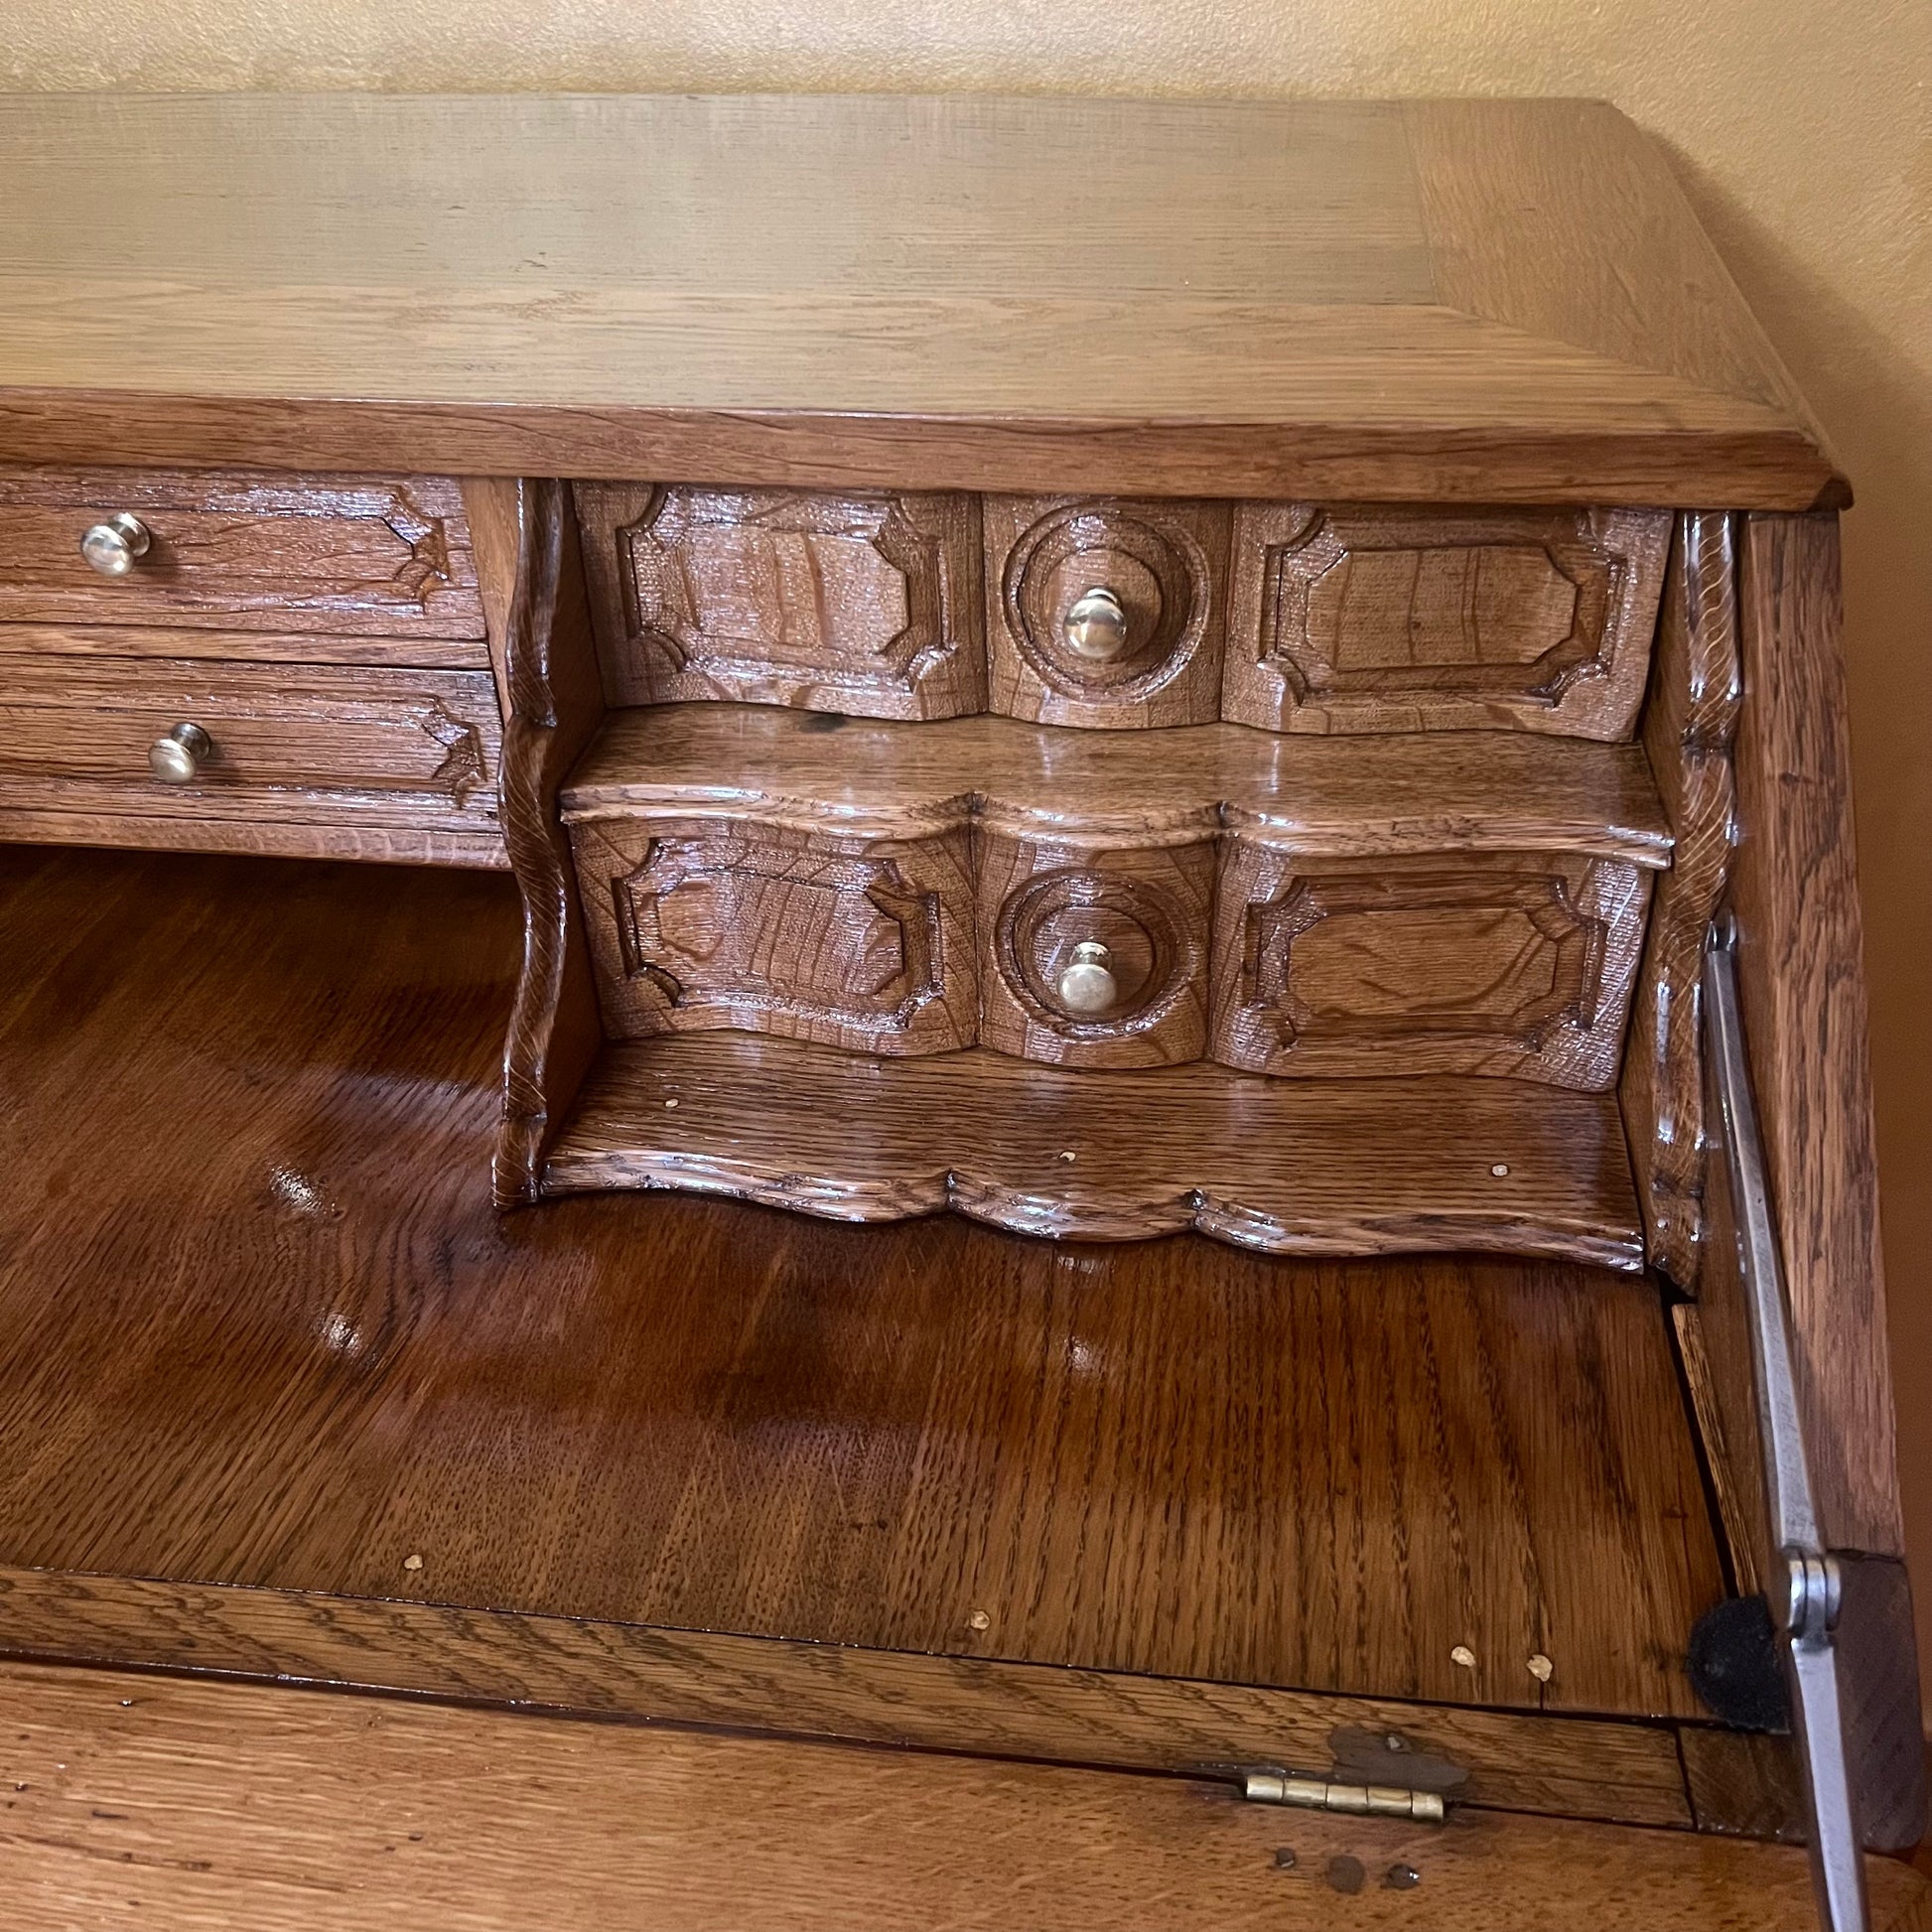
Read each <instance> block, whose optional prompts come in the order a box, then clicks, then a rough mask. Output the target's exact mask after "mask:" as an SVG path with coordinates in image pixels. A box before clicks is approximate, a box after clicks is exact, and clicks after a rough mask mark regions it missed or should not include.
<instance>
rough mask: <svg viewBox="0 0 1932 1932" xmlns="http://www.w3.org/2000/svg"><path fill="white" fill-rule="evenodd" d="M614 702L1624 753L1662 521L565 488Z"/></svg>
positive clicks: (1570, 513) (1652, 614)
mask: <svg viewBox="0 0 1932 1932" xmlns="http://www.w3.org/2000/svg"><path fill="white" fill-rule="evenodd" d="M577 501H578V507H579V512H580V515H581V516H582V519H583V522H584V526H585V534H586V561H587V565H588V570H589V575H590V580H591V585H592V591H593V598H594V604H595V609H596V616H597V628H598V646H599V651H600V654H601V656H602V659H603V664H604V678H605V686H606V690H607V692H608V695H609V696H610V698H611V700H612V702H613V703H615V704H652V703H658V702H662V701H665V700H671V699H686V698H735V699H744V700H751V701H754V702H758V703H766V704H783V705H793V706H799V707H803V708H806V709H812V710H820V711H839V712H847V713H851V714H853V715H855V716H859V717H872V718H948V717H956V716H959V715H961V714H964V713H973V712H981V711H993V712H998V713H1002V714H1004V715H1006V716H1008V717H1015V718H1024V719H1028V720H1031V721H1034V722H1037V723H1042V724H1055V725H1084V726H1098V727H1102V728H1109V729H1117V730H1118V729H1133V728H1136V727H1142V726H1151V725H1194V724H1209V723H1213V722H1214V721H1216V720H1217V719H1228V720H1232V721H1236V722H1239V723H1242V724H1250V725H1260V726H1264V727H1266V728H1268V729H1270V730H1273V731H1284V732H1312V733H1349V732H1413V731H1467V730H1496V729H1499V728H1500V729H1516V730H1528V731H1541V732H1552V733H1558V734H1562V735H1565V736H1570V737H1578V738H1595V739H1617V738H1625V737H1628V736H1629V734H1630V731H1631V729H1632V726H1633V723H1634V721H1635V718H1636V714H1637V709H1638V707H1639V705H1640V704H1641V702H1642V698H1643V689H1644V681H1645V676H1646V671H1647V667H1648V664H1649V656H1650V638H1651V632H1652V629H1653V627H1654V624H1655V621H1656V613H1657V600H1658V595H1659V592H1660V590H1661V587H1662V581H1663V567H1664V554H1665V547H1666V544H1667V542H1668V540H1669V534H1670V515H1669V513H1668V512H1667V511H1663V510H1631V509H1597V510H1592V509H1586V510H1574V509H1559V510H1508V509H1496V510H1486V509H1476V510H1469V509H1455V508H1421V509H1417V508H1409V507H1389V506H1376V505H1323V504H1315V503H1266V502H1246V503H1224V502H1205V501H1184V500H1165V499H1162V500H1155V499H1127V498H1116V497H1077V496H987V497H985V498H983V499H982V498H978V497H973V496H968V495H962V494H944V493H932V492H927V493H911V494H869V493H851V494H829V493H819V492H812V491H801V490H728V489H699V488H685V487H678V486H666V487H648V486H644V485H638V484H628V483H580V484H578V485H577Z"/></svg>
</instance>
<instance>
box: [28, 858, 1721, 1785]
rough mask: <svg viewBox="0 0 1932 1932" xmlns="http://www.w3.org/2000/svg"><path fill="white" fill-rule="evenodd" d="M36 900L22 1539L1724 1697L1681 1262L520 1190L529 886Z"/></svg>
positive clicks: (99, 1566)
mask: <svg viewBox="0 0 1932 1932" xmlns="http://www.w3.org/2000/svg"><path fill="white" fill-rule="evenodd" d="M0 882H4V884H3V885H0V937H3V938H4V943H5V946H6V951H7V957H8V961H9V972H8V974H7V975H6V976H5V978H4V980H0V1085H4V1090H5V1091H6V1093H7V1094H8V1096H9V1108H8V1110H7V1112H6V1114H5V1116H4V1118H0V1156H3V1157H4V1160H5V1164H6V1172H7V1173H8V1175H9V1182H8V1185H7V1187H6V1188H5V1189H0V1564H4V1565H6V1566H8V1567H10V1568H14V1569H20V1568H41V1569H54V1570H69V1571H91V1572H112V1573H115V1574H120V1575H130V1576H142V1577H148V1578H153V1579H163V1580H167V1579H172V1580H181V1581H200V1582H209V1583H231V1584H239V1585H255V1586H262V1587H273V1588H280V1589H296V1590H301V1589H316V1590H323V1591H327V1592H330V1593H332V1594H336V1595H348V1596H364V1597H395V1598H402V1599H407V1600H411V1601H415V1602H418V1603H423V1602H440V1603H444V1604H449V1605H458V1606H471V1607H477V1608H499V1609H517V1610H526V1611H530V1612H534V1613H542V1614H548V1615H555V1616H564V1617H589V1618H595V1619H600V1620H608V1621H621V1622H633V1623H648V1624H658V1625H666V1624H676V1625H682V1626H685V1627H688V1628H703V1629H708V1630H713V1631H720V1632H737V1633H739V1634H744V1635H754V1636H755V1635H775V1636H787V1637H811V1638H817V1639H819V1640H821V1641H824V1642H832V1643H838V1642H849V1643H856V1644H862V1645H865V1646H868V1647H872V1648H880V1649H895V1650H907V1651H930V1652H939V1653H952V1654H956V1655H963V1656H969V1657H981V1658H1004V1659H1008V1660H1011V1661H1015V1662H1021V1663H1035V1664H1042V1665H1068V1666H1073V1667H1078V1668H1083V1669H1097V1670H1108V1671H1126V1672H1135V1673H1148V1674H1152V1675H1155V1676H1159V1677H1167V1678H1192V1679H1202V1680H1207V1681H1212V1682H1220V1683H1230V1684H1249V1685H1276V1686H1301V1687H1304V1688H1308V1689H1313V1690H1321V1691H1328V1692H1340V1693H1348V1692H1353V1693H1360V1694H1365V1695H1374V1696H1379V1697H1412V1698H1428V1699H1432V1700H1435V1701H1438V1702H1443V1703H1453V1704H1464V1705H1479V1706H1490V1707H1495V1706H1510V1707H1516V1708H1520V1709H1527V1710H1536V1709H1543V1710H1547V1711H1551V1712H1561V1713H1573V1714H1584V1713H1591V1714H1623V1715H1630V1716H1659V1715H1661V1716H1691V1715H1694V1713H1693V1711H1692V1708H1691V1702H1690V1693H1689V1690H1688V1686H1687V1685H1686V1683H1685V1680H1684V1679H1683V1677H1682V1675H1681V1671H1680V1668H1679V1665H1678V1663H1677V1661H1676V1660H1677V1657H1678V1655H1679V1654H1680V1652H1681V1647H1682V1644H1683V1641H1684V1638H1685V1636H1686V1634H1687V1632H1688V1631H1689V1628H1690V1626H1691V1623H1692V1621H1693V1620H1694V1618H1695V1617H1696V1616H1697V1615H1698V1614H1700V1613H1701V1612H1702V1611H1703V1610H1704V1609H1705V1608H1706V1607H1707V1606H1708V1605H1709V1604H1710V1602H1712V1601H1713V1600H1715V1598H1716V1597H1717V1595H1718V1594H1719V1593H1720V1591H1721V1589H1722V1581H1721V1577H1720V1573H1719V1566H1718V1559H1717V1553H1716V1547H1715V1544H1714V1541H1713V1537H1712V1531H1711V1527H1710V1524H1709V1522H1708V1520H1707V1517H1706V1514H1705V1509H1704V1503H1703V1499H1702V1495H1701V1491H1700V1486H1699V1479H1698V1474H1697V1469H1696V1464H1695V1459H1694V1457H1693V1454H1692V1449H1691V1442H1690V1436H1689V1429H1688V1425H1687V1423H1686V1420H1685V1417H1684V1414H1683V1410H1682V1406H1681V1402H1680V1398H1679V1395H1678V1392H1677V1386H1676V1378H1675V1372H1674V1370H1673V1368H1672V1365H1671V1362H1670V1357H1669V1348H1668V1341H1667V1336H1666V1333H1665V1330H1664V1327H1663V1323H1662V1321H1661V1318H1660V1314H1659V1311H1658V1307H1657V1302H1656V1297H1655V1294H1654V1292H1653V1291H1652V1289H1651V1288H1650V1287H1649V1285H1648V1284H1646V1283H1644V1282H1642V1281H1641V1280H1634V1281H1626V1280H1624V1279H1622V1278H1619V1277H1617V1276H1614V1275H1608V1274H1603V1273H1597V1272H1579V1271H1577V1270H1575V1269H1572V1268H1569V1267H1565V1266H1559V1265H1543V1266H1532V1265H1526V1264H1522V1263H1482V1262H1475V1261H1469V1260H1459V1259H1447V1258H1444V1259H1435V1260H1431V1261H1428V1262H1426V1263H1399V1262H1393V1261H1386V1260H1385V1261H1379V1262H1378V1261H1363V1262H1356V1263H1349V1264H1331V1263H1317V1262H1284V1261H1269V1260H1267V1259H1265V1258H1262V1257H1257V1256H1252V1255H1247V1254H1243V1253H1240V1252H1238V1251H1237V1250H1235V1249H1232V1248H1228V1247H1224V1246H1218V1245H1215V1244H1209V1243H1204V1242H1200V1241H1196V1240H1191V1239H1188V1240H1178V1241H1168V1242H1157V1243H1136V1244H1132V1245H1128V1246H1121V1247H1114V1248H1093V1247H1087V1248H1079V1247H1067V1246H1064V1245H1052V1244H1047V1243H1043V1242H1040V1243H1034V1242H1015V1241H1012V1240H1010V1239H1007V1238H1004V1237H1001V1236H999V1235H997V1234H994V1233H992V1232H990V1231H988V1230H984V1229H979V1228H975V1227H972V1226H970V1225H969V1224H967V1223H965V1222H964V1221H962V1220H959V1219H957V1218H954V1219H948V1220H942V1221H927V1222H920V1223H915V1224H911V1225H907V1226H902V1227H898V1228H889V1229H856V1228H840V1227H835V1226H830V1225H827V1224H825V1223H822V1222H814V1221H810V1220H806V1219H804V1218H802V1217H799V1216H795V1215H780V1214H770V1213H764V1212H761V1211H759V1210H756V1209H751V1208H747V1207H743V1206H739V1205H735V1204H732V1203H726V1202H706V1201H698V1200H689V1199H674V1198H670V1197H663V1198H659V1199H654V1200H646V1201H640V1200H638V1199H636V1198H635V1197H631V1198H627V1199H620V1198H602V1199H584V1200H565V1201H559V1202H555V1203H553V1204H551V1205H550V1206H548V1207H546V1208H545V1209H544V1210H543V1211H542V1212H541V1213H537V1214H527V1215H511V1216H506V1217H503V1216H497V1215H494V1214H493V1213H492V1212H491V1210H490V1209H489V1207H488V1205H487V1203H486V1200H485V1199H484V1197H483V1190H482V1188H481V1187H480V1185H479V1178H480V1174H481V1173H482V1170H483V1165H484V1162H485V1160H486V1157H487V1152H488V1147H489V1142H490V1136H491V1133H492V1131H493V1126H494V1113H495V1094H494V1080H493V1067H494V1064H495V1060H496V1055H497V1052H498V1049H499V1045H500V1040H501V1027H502V1014H503V1010H504V1008H505V1007H506V1006H507V1004H508V1001H509V996H510V991H511V988H512V985H513V982H514V979H515V974H516V957H517V934H516V899H515V895H514V893H513V892H512V891H511V889H510V887H509V885H508V882H505V881H498V880H494V879H490V878H485V877H482V876H478V875H475V874H462V873H453V872H450V873H419V874H408V875H405V874H401V873H396V872H391V871H388V870H385V869H383V868H379V867H377V868H364V869H360V870H357V871H350V870H348V869H332V868H328V867H322V866H304V867H267V866H262V865H260V864H258V863H250V862H244V861H239V860H212V859H188V858H181V857H174V856H169V857H162V858H155V857H143V858H141V859H138V860H137V859H129V858H123V857H121V856H119V855H115V854H107V853H85V852H66V853H52V852H48V853H43V852H35V851H31V850H28V849H25V848H14V849H12V850H10V851H5V852H0ZM750 1043H751V1044H753V1045H756V1046H759V1047H769V1046H771V1045H773V1044H774V1042H769V1041H756V1042H750ZM716 1044H717V1041H715V1040H696V1041H692V1040H682V1041H671V1042H658V1043H656V1044H654V1045H653V1046H652V1047H650V1048H648V1049H646V1050H648V1051H650V1052H652V1053H653V1054H655V1053H660V1052H666V1053H669V1052H677V1051H682V1050H684V1049H686V1048H689V1047H692V1046H699V1047H706V1048H709V1047H712V1046H715V1045H716ZM790 1050H791V1051H793V1052H803V1051H807V1050H810V1049H805V1048H792V1049H790ZM837 1057H839V1059H840V1063H841V1064H844V1065H855V1064H860V1063H859V1062H854V1061H850V1060H847V1059H845V1058H844V1056H837ZM919 1064H920V1062H902V1063H900V1065H899V1067H898V1068H894V1069H890V1070H901V1069H902V1068H903V1067H907V1066H917V1065H919ZM1029 1071H1030V1075H1031V1077H1032V1078H1034V1079H1040V1078H1046V1079H1055V1080H1069V1081H1071V1080H1096V1081H1097V1080H1099V1079H1101V1078H1102V1077H1103V1076H1100V1075H1076V1074H1056V1073H1045V1074H1042V1073H1041V1072H1040V1071H1039V1070H1037V1069H1030V1070H1029ZM1104 1077H1105V1078H1106V1079H1107V1081H1108V1082H1109V1084H1112V1083H1113V1082H1114V1081H1116V1080H1126V1081H1134V1080H1138V1079H1140V1078H1142V1077H1143V1076H1139V1075H1131V1074H1129V1075H1108V1076H1104ZM1245 1084H1247V1085H1248V1086H1250V1087H1253V1086H1259V1085H1260V1084H1261V1083H1259V1082H1252V1081H1250V1082H1246V1083H1245ZM1464 1084H1465V1085H1471V1086H1473V1085H1478V1084H1480V1085H1481V1086H1483V1087H1484V1088H1494V1087H1495V1086H1496V1084H1497V1083H1493V1082H1484V1083H1473V1082H1471V1083H1464ZM1387 1085H1388V1083H1385V1082H1362V1083H1358V1085H1357V1087H1356V1089H1355V1091H1357V1092H1359V1093H1373V1092H1375V1091H1378V1090H1382V1089H1384V1088H1386V1087H1387ZM1267 1090H1268V1091H1270V1092H1274V1091H1277V1090H1278V1087H1277V1086H1274V1085H1271V1086H1269V1087H1268V1089H1267ZM1295 1090H1296V1091H1298V1092H1306V1091H1308V1089H1306V1088H1304V1087H1301V1086H1299V1085H1298V1086H1297V1087H1296V1088H1295ZM186 1091H192V1092H193V1093H194V1095H195V1105H194V1107H193V1108H192V1109H190V1110H187V1111H184V1109H183V1107H182V1105H181V1099H180V1096H181V1095H182V1094H183V1093H184V1092H186ZM1545 1097H1546V1098H1549V1099H1552V1100H1556V1101H1560V1102H1561V1103H1562V1104H1563V1105H1564V1106H1565V1107H1575V1106H1579V1105H1581V1106H1584V1107H1589V1106H1593V1105H1594V1104H1595V1103H1593V1102H1588V1101H1584V1102H1578V1101H1576V1100H1575V1099H1574V1098H1573V1097H1571V1096H1563V1095H1555V1096H1545ZM1391 1104H1393V1103H1391ZM679 1111H680V1112H681V1111H682V1109H680V1110H679ZM1145 1111H1146V1110H1143V1112H1145ZM1411 1111H1412V1113H1420V1114H1422V1115H1423V1116H1424V1117H1427V1113H1428V1109H1426V1108H1412V1110H1411ZM1438 1111H1440V1110H1438ZM1514 1117H1515V1118H1517V1119H1519V1120H1520V1118H1521V1114H1520V1111H1519V1112H1518V1114H1517V1115H1516V1116H1514ZM851 1118H852V1120H853V1121H854V1122H855V1123H857V1125H855V1126H854V1127H853V1128H851V1129H848V1138H849V1139H850V1138H856V1136H857V1135H858V1134H859V1133H861V1132H863V1131H864V1126H863V1116H861V1115H857V1114H855V1115H853V1116H852V1117H851ZM1473 1135H1474V1130H1473V1129H1470V1130H1468V1133H1467V1135H1465V1142H1468V1143H1469V1144H1470V1145H1472V1146H1473V1148H1474V1151H1475V1152H1482V1151H1483V1149H1482V1147H1481V1143H1480V1140H1479V1138H1475V1139H1472V1138H1471V1137H1473ZM1607 1144H1608V1145H1613V1144H1614V1135H1613V1131H1612V1132H1611V1134H1610V1137H1609V1142H1608V1143H1607ZM1537 1146H1540V1147H1542V1148H1544V1149H1546V1150H1549V1149H1550V1148H1551V1147H1552V1142H1551V1141H1550V1139H1549V1138H1548V1137H1539V1138H1538V1140H1537ZM1531 1155H1532V1158H1535V1157H1534V1150H1531ZM1096 1158H1097V1156H1096ZM1283 1158H1284V1160H1285V1161H1289V1162H1291V1163H1292V1153H1291V1154H1289V1155H1285V1156H1284V1157H1283ZM1465 1158H1466V1149H1465ZM1542 1158H1543V1159H1545V1160H1547V1161H1548V1162H1549V1163H1550V1165H1551V1166H1552V1167H1553V1168H1554V1169H1557V1170H1559V1171H1560V1172H1562V1173H1573V1172H1574V1171H1575V1169H1574V1164H1573V1163H1572V1162H1570V1161H1568V1160H1565V1159H1564V1158H1563V1157H1562V1156H1561V1155H1560V1154H1557V1153H1552V1152H1546V1153H1545V1154H1544V1156H1543V1157H1542ZM1618 1158H1619V1159H1620V1155H1619V1156H1618ZM1086 1159H1087V1157H1086V1155H1085V1154H1083V1155H1082V1160H1083V1162H1085V1161H1086ZM1384 1166H1385V1167H1386V1166H1387V1163H1386V1162H1385V1163H1384ZM1526 1173H1528V1174H1529V1176H1530V1178H1531V1179H1532V1180H1534V1178H1535V1170H1534V1169H1533V1168H1532V1169H1529V1170H1526ZM1482 1176H1483V1177H1482V1178H1481V1180H1480V1182H1479V1183H1472V1187H1471V1191H1472V1192H1473V1189H1474V1185H1476V1184H1480V1185H1482V1186H1487V1187H1490V1188H1493V1189H1495V1190H1496V1191H1497V1192H1499V1193H1506V1192H1507V1191H1508V1188H1509V1184H1510V1183H1508V1182H1503V1181H1493V1180H1489V1179H1488V1178H1487V1170H1486V1168H1484V1169H1483V1170H1482ZM1623 1225H1624V1228H1625V1240H1626V1242H1628V1243H1629V1244H1630V1245H1631V1246H1632V1247H1634V1238H1635V1225H1636V1224H1635V1220H1634V1217H1633V1215H1632V1214H1631V1213H1630V1210H1629V1208H1628V1205H1627V1203H1626V1208H1625V1219H1624V1223H1623ZM411 1555H421V1556H422V1557H423V1559H424V1562H423V1567H422V1568H421V1569H420V1570H415V1571H411V1570H408V1569H406V1568H405V1567H404V1560H405V1559H406V1558H407V1557H409V1556H411ZM975 1611H984V1612H985V1613H986V1617H987V1622H986V1626H985V1628H984V1629H980V1628H978V1627H976V1626H975V1624H974V1622H973V1613H974V1612H975ZM1458 1644H1464V1645H1467V1646H1468V1647H1469V1649H1470V1651H1471V1652H1472V1653H1473V1655H1474V1656H1475V1658H1476V1660H1477V1663H1476V1668H1475V1669H1474V1670H1464V1669H1462V1668H1460V1667H1458V1666H1457V1665H1456V1664H1455V1663H1454V1662H1453V1661H1452V1660H1451V1657H1450V1652H1451V1651H1452V1650H1453V1648H1454V1647H1455V1646H1456V1645H1458ZM1539 1652H1540V1653H1541V1654H1543V1655H1546V1656H1548V1657H1550V1658H1552V1659H1553V1660H1554V1663H1555V1674H1554V1676H1553V1677H1552V1679H1551V1681H1550V1682H1549V1683H1548V1684H1547V1685H1546V1684H1539V1683H1538V1682H1537V1680H1536V1679H1535V1678H1534V1677H1532V1676H1531V1675H1530V1673H1529V1671H1528V1669H1527V1667H1526V1660H1527V1659H1528V1658H1529V1657H1530V1656H1531V1655H1532V1654H1534V1653H1539ZM779 1721H780V1722H782V1720H781V1719H780V1720H779ZM1451 1755H1453V1753H1451Z"/></svg>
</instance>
